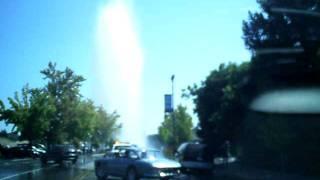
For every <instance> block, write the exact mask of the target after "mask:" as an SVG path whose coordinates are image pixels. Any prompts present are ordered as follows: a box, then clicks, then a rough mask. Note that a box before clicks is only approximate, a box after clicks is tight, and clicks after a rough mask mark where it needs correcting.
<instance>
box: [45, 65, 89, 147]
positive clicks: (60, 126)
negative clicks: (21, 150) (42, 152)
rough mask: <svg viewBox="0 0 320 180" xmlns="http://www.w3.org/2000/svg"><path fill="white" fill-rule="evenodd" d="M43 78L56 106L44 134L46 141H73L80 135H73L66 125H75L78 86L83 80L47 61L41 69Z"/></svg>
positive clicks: (78, 96) (79, 97)
mask: <svg viewBox="0 0 320 180" xmlns="http://www.w3.org/2000/svg"><path fill="white" fill-rule="evenodd" d="M41 74H43V75H44V79H46V80H48V82H47V85H46V87H45V88H44V89H45V91H46V92H48V93H49V94H50V96H52V97H53V98H54V104H55V108H56V113H55V116H54V117H53V118H52V119H51V120H50V122H49V129H48V132H47V134H46V136H47V140H48V142H52V143H61V142H63V141H64V140H65V139H67V140H69V141H73V140H74V139H79V138H82V137H74V135H79V136H83V135H80V134H75V133H73V132H72V131H71V133H69V131H68V130H69V129H66V127H68V126H77V125H76V124H77V123H79V121H77V116H76V109H77V108H78V105H79V104H80V101H81V94H80V87H81V84H82V82H83V81H84V80H85V79H84V78H83V77H82V76H79V75H76V74H75V73H74V72H73V71H72V70H71V69H69V68H66V69H65V70H64V71H61V70H57V69H56V64H53V63H51V62H50V63H49V65H48V67H47V68H46V69H44V70H42V71H41Z"/></svg>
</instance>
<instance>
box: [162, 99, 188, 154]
mask: <svg viewBox="0 0 320 180" xmlns="http://www.w3.org/2000/svg"><path fill="white" fill-rule="evenodd" d="M192 127H193V125H192V118H191V116H190V115H189V114H188V113H187V109H186V107H183V106H181V105H179V106H178V108H177V109H176V110H175V111H174V114H171V115H166V116H165V119H164V121H163V122H162V124H161V126H160V127H159V129H158V134H159V136H160V139H161V140H162V142H163V143H164V144H165V146H166V154H167V155H169V156H170V155H173V153H174V151H175V150H176V149H177V147H178V146H179V145H180V144H181V143H183V142H186V141H190V140H191V139H192V135H193V132H192Z"/></svg>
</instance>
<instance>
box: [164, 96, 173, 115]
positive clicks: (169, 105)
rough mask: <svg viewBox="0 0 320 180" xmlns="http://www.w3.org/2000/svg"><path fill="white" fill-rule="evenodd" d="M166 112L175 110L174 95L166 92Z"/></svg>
mask: <svg viewBox="0 0 320 180" xmlns="http://www.w3.org/2000/svg"><path fill="white" fill-rule="evenodd" d="M164 112H166V113H167V112H168V113H170V112H173V106H172V95H171V94H166V95H164Z"/></svg>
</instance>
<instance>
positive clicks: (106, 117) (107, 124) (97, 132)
mask: <svg viewBox="0 0 320 180" xmlns="http://www.w3.org/2000/svg"><path fill="white" fill-rule="evenodd" d="M118 118H119V115H118V114H117V113H116V112H113V113H111V114H109V113H107V112H106V111H105V110H104V109H103V107H101V106H100V107H98V109H97V111H96V119H95V121H96V122H95V126H94V129H93V133H92V142H93V143H94V144H104V145H109V144H110V143H113V141H114V139H115V136H116V135H117V133H118V132H119V130H120V129H121V124H118V123H117V119H118Z"/></svg>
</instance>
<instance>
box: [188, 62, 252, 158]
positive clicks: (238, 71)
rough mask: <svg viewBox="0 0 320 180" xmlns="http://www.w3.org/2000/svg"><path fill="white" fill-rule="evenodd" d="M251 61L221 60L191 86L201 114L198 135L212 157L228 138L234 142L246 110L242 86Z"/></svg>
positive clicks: (199, 115)
mask: <svg viewBox="0 0 320 180" xmlns="http://www.w3.org/2000/svg"><path fill="white" fill-rule="evenodd" d="M248 69H249V63H243V64H241V65H236V64H228V65H225V64H221V65H220V67H219V69H218V70H214V71H212V72H211V74H210V75H209V76H208V77H207V78H206V80H205V81H204V82H203V83H202V85H201V86H200V87H197V86H194V87H189V88H188V89H189V92H188V93H185V95H187V96H190V95H191V96H193V98H194V99H193V100H194V103H195V106H196V107H195V112H196V113H197V115H198V118H199V125H198V135H199V136H200V138H202V139H203V141H204V143H205V144H207V145H208V148H207V153H206V157H207V158H208V159H212V158H213V156H214V155H216V154H217V153H219V151H220V149H221V146H222V145H223V144H224V143H225V142H226V141H231V142H235V140H236V137H237V135H238V134H239V133H238V132H239V130H240V129H241V126H242V121H243V118H244V113H245V110H246V108H245V106H244V105H243V103H245V99H244V91H243V86H244V84H245V83H246V79H247V76H248Z"/></svg>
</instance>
